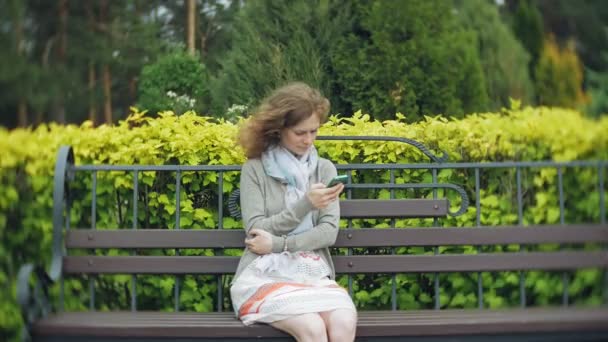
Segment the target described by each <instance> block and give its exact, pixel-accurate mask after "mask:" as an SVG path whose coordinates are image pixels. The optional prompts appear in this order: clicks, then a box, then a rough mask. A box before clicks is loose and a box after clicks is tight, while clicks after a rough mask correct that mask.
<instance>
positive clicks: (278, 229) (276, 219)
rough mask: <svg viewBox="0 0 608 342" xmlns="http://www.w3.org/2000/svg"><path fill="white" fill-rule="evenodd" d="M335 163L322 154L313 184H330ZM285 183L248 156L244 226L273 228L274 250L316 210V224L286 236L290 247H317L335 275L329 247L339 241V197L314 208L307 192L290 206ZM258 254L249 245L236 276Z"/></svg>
mask: <svg viewBox="0 0 608 342" xmlns="http://www.w3.org/2000/svg"><path fill="white" fill-rule="evenodd" d="M336 174H337V172H336V167H335V166H334V165H333V164H332V163H331V162H330V161H329V160H327V159H323V158H319V163H318V166H317V170H316V172H314V173H313V174H312V175H311V176H310V184H314V183H323V184H327V183H329V181H330V180H331V179H332V178H333V177H334V176H336ZM286 187H287V186H286V185H284V184H282V183H281V182H279V181H278V180H276V179H274V178H271V177H269V176H267V175H266V174H265V173H264V167H263V166H262V162H261V160H260V159H250V160H248V161H247V162H246V163H245V164H244V165H243V168H242V171H241V187H240V189H241V211H242V214H243V228H244V229H245V231H249V230H250V229H252V228H257V229H262V230H265V231H268V232H270V233H271V234H272V235H273V236H272V251H273V252H275V253H279V252H281V251H283V243H284V238H283V236H286V235H287V234H288V233H289V232H291V231H292V230H293V229H295V228H296V227H297V226H298V224H299V223H300V221H301V220H302V219H303V218H304V216H305V215H306V214H307V213H308V212H309V211H311V210H314V211H313V222H315V226H314V227H313V228H312V229H311V230H309V231H306V232H303V233H300V234H297V235H292V236H287V250H288V251H290V252H295V251H315V252H317V253H318V254H319V255H320V256H321V257H322V258H323V260H325V262H326V263H327V265H329V267H330V269H331V271H332V272H331V274H332V278H335V270H334V264H333V262H332V260H331V257H330V254H329V249H328V247H330V246H332V245H333V244H334V243H335V242H336V237H337V235H338V229H339V226H338V224H339V220H340V205H339V201H334V202H333V203H331V204H330V205H329V206H327V208H325V209H321V210H315V208H314V207H313V206H312V203H310V201H309V200H308V198H307V197H306V196H304V197H303V198H302V199H300V200H299V201H298V202H296V204H295V205H294V206H293V208H291V209H287V208H285V200H284V195H285V191H286ZM257 256H258V255H257V254H255V253H253V252H250V251H249V250H248V249H247V248H245V251H244V253H243V256H242V257H241V260H240V262H239V266H238V268H237V270H236V274H235V277H234V279H237V278H238V276H239V275H240V274H241V272H242V271H243V270H244V269H245V267H246V266H247V265H249V264H250V263H251V262H252V261H253V260H254V259H255V258H256V257H257Z"/></svg>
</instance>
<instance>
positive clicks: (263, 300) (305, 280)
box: [230, 252, 356, 325]
mask: <svg viewBox="0 0 608 342" xmlns="http://www.w3.org/2000/svg"><path fill="white" fill-rule="evenodd" d="M330 272H331V271H330V268H329V267H328V266H327V264H326V263H325V262H324V261H323V259H322V258H321V257H320V256H319V255H317V254H316V253H314V252H283V253H271V254H267V255H263V256H260V257H258V258H256V259H255V260H254V261H253V262H252V263H251V264H249V265H248V266H247V268H246V269H244V270H243V272H242V273H241V275H240V276H239V277H238V278H237V279H236V281H235V282H234V284H233V285H232V287H231V288H230V292H231V295H232V301H233V306H234V310H235V313H236V315H237V317H238V318H239V319H241V320H242V321H243V323H244V324H245V325H250V324H253V323H256V322H261V323H272V322H275V321H279V320H283V319H286V318H289V317H293V316H297V315H301V314H305V313H314V312H324V311H331V310H336V309H348V310H353V311H356V309H355V306H354V304H353V301H352V299H351V298H350V296H349V295H348V292H347V291H346V290H345V289H343V288H342V287H341V286H340V285H338V284H337V283H336V282H335V281H334V280H331V279H330V277H329V276H330Z"/></svg>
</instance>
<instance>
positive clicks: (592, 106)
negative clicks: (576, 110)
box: [585, 54, 608, 117]
mask: <svg viewBox="0 0 608 342" xmlns="http://www.w3.org/2000/svg"><path fill="white" fill-rule="evenodd" d="M604 59H606V60H608V54H606V55H605V57H604ZM587 80H588V84H589V88H588V93H589V97H590V101H589V103H588V105H587V107H586V108H585V111H586V112H587V113H589V114H590V115H591V116H593V117H598V116H600V115H602V114H606V113H608V71H604V72H596V71H593V70H591V69H588V70H587Z"/></svg>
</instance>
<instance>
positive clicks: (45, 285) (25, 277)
mask: <svg viewBox="0 0 608 342" xmlns="http://www.w3.org/2000/svg"><path fill="white" fill-rule="evenodd" d="M32 274H35V275H36V277H35V278H34V279H35V282H34V286H33V290H34V291H33V293H32V291H31V290H30V278H31V277H32ZM52 283H53V281H52V280H51V278H50V277H49V275H48V274H47V272H46V271H45V270H44V268H43V267H40V266H35V265H33V264H31V263H28V264H25V265H23V266H21V268H19V273H18V275H17V301H18V302H19V306H20V307H21V316H22V317H23V322H24V331H23V335H22V336H23V340H24V341H29V340H30V334H29V331H30V327H31V325H32V324H33V323H34V322H35V321H36V320H37V319H38V318H40V317H44V316H46V315H48V314H49V313H50V312H51V305H50V300H49V287H50V285H51V284H52Z"/></svg>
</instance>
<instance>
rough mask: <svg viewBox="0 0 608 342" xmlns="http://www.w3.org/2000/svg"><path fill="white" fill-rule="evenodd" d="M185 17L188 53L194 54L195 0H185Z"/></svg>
mask: <svg viewBox="0 0 608 342" xmlns="http://www.w3.org/2000/svg"><path fill="white" fill-rule="evenodd" d="M187 1H188V2H187V6H188V9H187V11H186V12H187V14H186V15H187V18H186V22H187V25H188V27H187V31H186V32H187V33H186V41H187V44H188V53H190V54H191V55H194V49H195V44H194V39H195V32H196V30H195V27H196V16H195V15H196V0H187Z"/></svg>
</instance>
